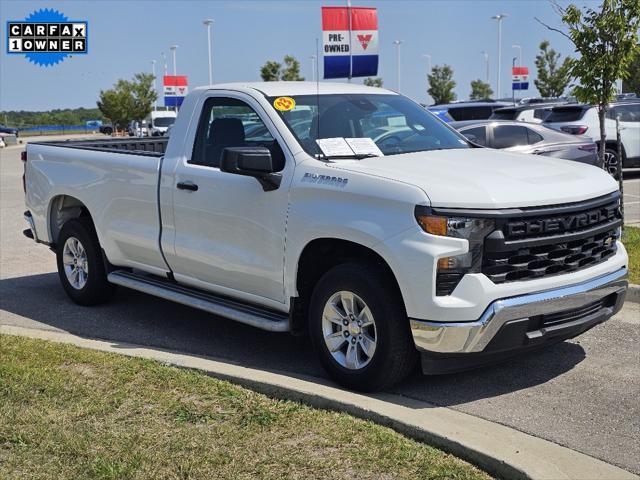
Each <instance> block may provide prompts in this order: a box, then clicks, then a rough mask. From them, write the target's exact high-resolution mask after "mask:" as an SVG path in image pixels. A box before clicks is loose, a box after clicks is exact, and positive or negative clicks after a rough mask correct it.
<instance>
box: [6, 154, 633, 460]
mask: <svg viewBox="0 0 640 480" xmlns="http://www.w3.org/2000/svg"><path fill="white" fill-rule="evenodd" d="M21 150H22V149H21V148H18V147H10V148H7V149H4V150H1V151H0V157H1V158H0V174H1V175H0V176H1V178H0V208H1V210H0V217H1V219H0V221H1V223H0V242H1V243H0V245H2V248H1V249H0V323H2V324H11V325H20V326H24V327H31V328H42V329H61V330H65V331H69V332H71V333H74V334H77V335H84V336H88V337H95V338H101V339H107V340H110V341H112V342H114V343H116V344H117V343H119V342H128V343H140V344H146V345H150V346H155V347H162V348H168V349H172V350H179V351H182V352H188V353H193V354H197V355H210V356H214V357H218V358H226V359H229V360H230V361H233V362H237V363H243V364H247V365H251V366H253V367H258V368H264V369H268V370H281V371H289V372H292V373H294V374H295V373H296V372H304V373H307V374H313V375H318V376H323V375H324V373H323V371H322V370H321V368H320V366H319V365H318V363H317V362H316V360H315V356H314V355H313V354H312V352H310V345H309V342H308V341H307V340H306V339H305V338H295V337H291V336H288V335H282V334H270V333H267V332H263V331H259V330H255V329H252V328H250V327H246V326H244V325H240V324H236V323H234V322H231V321H228V320H224V319H219V318H215V317H212V316H211V315H208V314H206V313H203V312H200V311H197V310H193V309H190V308H187V307H183V306H180V305H177V304H173V303H170V302H166V301H163V300H160V299H156V298H153V297H149V296H147V295H143V294H139V293H136V292H132V291H126V290H124V289H122V290H120V291H119V293H118V295H117V296H116V299H115V300H114V302H112V303H111V304H108V305H104V306H101V307H94V308H82V307H79V306H76V305H74V304H72V303H71V302H70V301H69V300H68V299H67V297H66V296H65V295H64V292H63V290H62V288H61V287H60V285H59V282H58V278H57V274H56V273H54V272H55V257H54V255H53V254H52V253H51V252H49V251H48V249H47V248H46V247H44V246H41V245H35V244H33V242H31V241H28V240H27V239H25V238H24V237H23V236H22V233H21V232H22V230H23V229H24V228H26V227H25V226H24V225H23V220H22V212H23V210H24V204H23V195H22V190H21V180H20V177H21V175H22V165H21V163H20V159H19V154H20V151H21ZM626 177H627V178H628V180H627V181H626V182H625V198H626V201H627V202H628V204H627V210H626V217H627V222H628V223H640V209H638V203H634V202H640V178H639V177H640V175H638V173H633V172H630V173H629V174H627V175H626ZM634 208H635V209H634ZM639 317H640V310H639V308H638V305H632V304H627V306H626V307H625V309H624V310H623V311H622V312H621V313H620V314H618V315H617V316H616V317H614V318H613V319H611V320H610V321H609V322H608V323H606V324H604V325H602V326H599V327H596V329H595V330H594V331H592V332H589V333H587V334H585V335H583V336H582V337H579V338H578V339H575V340H573V341H570V342H565V343H562V344H560V345H557V346H555V347H552V348H550V349H547V350H545V351H542V352H540V353H536V354H533V355H530V356H527V357H521V358H517V359H516V360H513V361H511V362H509V363H507V364H504V365H499V366H496V367H491V368H485V369H482V370H479V371H475V372H468V373H463V374H458V375H447V376H441V377H423V376H421V375H418V374H416V375H414V376H413V377H412V378H411V379H409V380H408V381H407V382H405V383H404V384H402V385H401V386H399V387H397V389H396V390H397V392H398V393H401V394H404V395H407V396H410V397H414V398H420V399H423V400H426V401H430V402H432V403H435V404H439V405H444V406H448V407H450V408H453V409H457V410H461V411H464V412H467V413H471V414H474V415H477V416H480V417H483V418H487V419H490V420H493V421H497V422H499V423H503V424H506V425H509V426H512V427H514V428H518V429H520V430H523V431H526V432H528V433H532V434H535V435H538V436H541V437H543V438H547V439H549V440H553V441H556V442H558V443H561V444H563V445H567V446H569V447H571V448H574V449H576V450H579V451H582V452H584V453H587V454H590V455H593V456H595V457H598V458H601V459H603V460H606V461H609V462H611V463H615V464H617V465H620V466H622V467H624V468H627V469H629V470H633V471H635V472H636V473H640V462H639V461H638V458H640V448H639V446H638V442H637V438H638V435H639V434H640V420H639V419H640V411H639V408H638V402H637V398H638V395H639V394H640V379H639V375H638V362H639V360H638V353H637V345H638V341H640V332H639V330H640V320H638V319H639Z"/></svg>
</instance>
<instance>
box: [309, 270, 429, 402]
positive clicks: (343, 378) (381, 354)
mask: <svg viewBox="0 0 640 480" xmlns="http://www.w3.org/2000/svg"><path fill="white" fill-rule="evenodd" d="M345 299H346V301H345ZM345 304H346V305H347V308H345V307H344V305H345ZM309 315H310V317H309V332H310V337H311V341H312V343H313V346H314V349H315V351H316V353H317V354H318V356H319V358H320V362H321V363H322V365H323V367H324V368H325V369H326V370H327V372H328V373H329V374H330V375H331V377H332V378H333V379H334V380H335V381H336V382H338V383H340V384H341V385H344V386H345V387H347V388H351V389H354V390H361V391H374V390H382V389H386V388H389V387H391V386H392V385H394V384H396V383H398V382H400V381H401V380H402V379H404V378H405V377H406V376H407V375H408V374H409V373H410V372H411V371H412V370H413V369H414V367H415V365H416V361H417V359H418V352H417V350H416V348H415V345H414V343H413V339H412V337H411V331H410V329H409V321H408V318H407V314H406V312H405V308H404V305H403V303H402V299H401V297H400V293H399V292H398V289H397V286H396V285H395V282H394V281H393V279H391V278H389V274H388V273H387V271H386V270H385V269H383V268H381V267H378V266H376V265H374V264H370V263H348V264H343V265H338V266H336V267H334V268H332V269H331V270H329V271H328V272H327V273H325V274H324V275H323V276H322V277H321V278H320V280H319V281H318V284H317V285H316V287H315V289H314V291H313V295H312V297H311V305H310V308H309Z"/></svg>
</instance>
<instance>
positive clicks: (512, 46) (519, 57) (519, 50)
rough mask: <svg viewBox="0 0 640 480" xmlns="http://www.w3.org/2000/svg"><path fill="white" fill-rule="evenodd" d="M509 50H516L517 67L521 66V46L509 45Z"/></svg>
mask: <svg viewBox="0 0 640 480" xmlns="http://www.w3.org/2000/svg"><path fill="white" fill-rule="evenodd" d="M511 48H517V49H518V66H519V67H521V66H522V45H511Z"/></svg>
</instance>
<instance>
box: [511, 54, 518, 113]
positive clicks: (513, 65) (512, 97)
mask: <svg viewBox="0 0 640 480" xmlns="http://www.w3.org/2000/svg"><path fill="white" fill-rule="evenodd" d="M516 60H518V57H513V61H512V62H511V65H512V68H515V66H516ZM511 101H512V102H513V104H514V105H515V104H516V90H515V87H514V84H513V80H512V81H511Z"/></svg>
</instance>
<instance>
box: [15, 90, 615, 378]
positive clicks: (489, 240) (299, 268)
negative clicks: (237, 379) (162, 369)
mask: <svg viewBox="0 0 640 480" xmlns="http://www.w3.org/2000/svg"><path fill="white" fill-rule="evenodd" d="M283 97H284V98H283ZM291 99H293V101H291ZM275 105H278V107H279V108H280V109H276V108H275ZM299 109H306V112H307V113H309V112H311V113H312V117H311V125H310V127H309V128H305V129H302V130H300V133H296V130H295V129H293V128H292V124H293V123H294V122H297V121H299V119H300V115H298V113H299V111H298V110H299ZM381 111H386V112H393V114H394V115H393V116H390V117H389V118H393V119H394V120H393V121H392V122H391V123H389V122H387V126H389V127H393V126H396V127H397V128H398V129H399V130H400V131H404V130H405V129H406V128H410V129H411V130H413V131H414V132H415V135H413V136H410V137H407V138H404V139H401V140H400V141H397V142H394V144H393V145H384V144H382V145H378V146H377V147H378V148H379V149H380V151H379V152H378V151H376V148H375V143H373V141H372V140H371V138H370V137H368V136H367V134H366V133H365V132H363V130H362V125H373V124H374V123H375V122H372V121H370V120H371V117H373V116H374V115H375V114H376V113H377V112H381ZM231 113H233V114H236V115H237V114H239V113H246V114H252V115H253V116H254V118H255V119H257V120H258V121H260V122H261V123H262V124H263V125H264V127H265V128H266V130H267V133H268V135H261V136H260V137H255V136H252V135H246V132H245V129H244V125H243V123H242V120H241V119H240V118H228V117H227V115H229V114H231ZM344 137H347V138H344ZM354 137H355V139H354ZM323 140H324V141H323ZM321 145H322V147H321ZM349 145H351V146H349ZM530 159H531V160H534V161H529V160H530ZM23 160H24V166H25V192H26V207H27V211H26V212H25V219H26V221H27V222H28V225H29V228H28V229H27V230H25V235H27V236H28V237H30V238H33V239H34V240H36V241H37V242H39V243H42V244H45V245H48V246H49V247H50V248H51V249H53V250H54V251H55V252H56V256H57V266H58V275H59V278H60V281H61V283H62V286H63V288H64V290H65V292H66V293H67V295H68V296H69V297H70V298H71V299H72V300H73V301H74V302H76V303H78V304H80V305H94V304H97V303H100V302H104V301H106V300H108V299H109V298H110V297H111V295H112V293H113V290H114V287H115V285H119V286H122V287H127V288H132V289H134V290H139V291H142V292H146V293H148V294H151V295H156V296H158V297H162V298H165V299H169V300H172V301H175V302H178V303H182V304H185V305H190V306H192V307H194V308H199V309H202V310H205V311H207V312H210V313H214V314H217V315H218V316H223V317H227V318H230V319H232V320H236V321H238V322H242V323H245V324H248V325H252V326H255V327H258V328H262V329H265V330H269V331H273V332H293V333H300V332H308V335H309V338H310V340H311V342H312V344H313V346H314V349H315V351H316V353H317V355H318V357H319V359H320V361H321V363H322V365H323V366H324V367H325V368H326V370H327V371H328V372H329V373H330V375H331V376H332V377H333V378H334V379H335V380H336V381H338V382H340V383H342V384H343V385H346V386H347V387H350V388H354V389H360V390H376V389H383V388H388V387H389V386H390V385H393V384H394V383H396V382H398V381H400V380H401V379H403V378H404V377H406V376H407V375H408V374H409V373H410V372H412V371H413V369H414V366H416V364H417V362H418V360H419V359H420V357H421V365H422V369H423V371H424V372H425V373H430V374H433V373H443V372H451V371H455V370H460V369H468V368H476V367H479V366H481V365H484V364H486V362H492V361H496V360H498V359H501V358H504V357H506V356H509V355H521V354H523V353H524V352H527V351H529V350H531V349H534V348H537V347H542V346H545V345H550V344H553V343H556V342H558V341H561V340H563V339H567V338H572V337H574V336H576V335H579V334H581V333H583V332H585V331H586V330H589V329H590V328H591V327H593V326H595V325H597V324H600V323H601V322H604V321H605V320H607V319H608V318H609V317H611V316H612V315H614V314H615V313H616V312H617V311H618V310H620V308H622V304H623V302H624V297H625V293H626V286H627V281H626V276H627V265H628V257H627V254H626V251H625V249H624V246H623V245H622V244H621V243H620V242H619V237H618V235H619V231H620V226H621V223H622V219H621V214H620V208H619V205H620V192H619V191H618V184H617V182H616V181H615V180H614V179H613V178H611V176H610V175H608V174H607V173H606V172H604V171H602V170H601V169H597V168H586V167H585V166H584V165H579V164H577V163H576V162H567V161H563V160H559V159H555V158H544V157H527V156H526V155H522V154H518V155H516V154H513V153H508V152H501V151H496V150H490V149H487V148H478V147H475V146H474V145H473V144H471V143H470V142H469V141H467V140H466V139H465V138H464V137H463V136H462V135H461V134H459V133H458V132H457V131H455V130H454V129H452V128H450V127H449V126H447V125H444V124H443V123H442V122H441V121H439V120H437V119H436V118H434V116H433V115H431V114H429V113H428V112H426V111H425V110H424V108H422V107H421V106H420V105H418V104H416V103H414V102H413V101H412V100H410V99H408V98H406V97H404V96H402V95H399V94H397V93H395V92H391V91H389V90H385V89H381V88H371V87H365V86H363V85H357V84H355V83H353V84H348V83H324V84H321V85H320V86H318V85H317V84H316V83H315V82H266V83H255V84H251V83H249V84H247V83H242V84H225V85H220V86H209V87H204V88H197V89H195V90H194V91H193V92H191V93H190V94H189V95H188V96H187V97H186V99H185V101H184V103H183V104H182V108H181V109H180V113H179V114H178V118H177V120H176V123H175V125H174V128H173V131H172V134H171V136H170V137H169V138H165V137H158V138H138V139H110V140H104V139H101V140H84V141H79V140H75V141H64V142H41V143H29V144H28V145H27V147H26V152H25V154H24V158H23ZM34 294H36V292H34ZM212 321H215V317H214V318H212ZM176 322H178V323H179V319H176ZM600 332H602V330H600ZM596 335H598V333H597V334H596ZM263 338H264V341H267V342H269V341H271V339H272V337H269V336H265V337H263ZM247 348H251V346H250V345H247ZM291 361H295V359H293V358H292V359H291ZM524 375H526V373H525V374H524Z"/></svg>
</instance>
